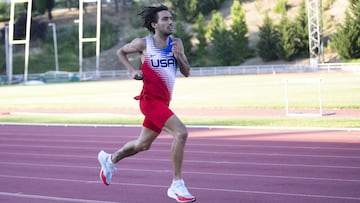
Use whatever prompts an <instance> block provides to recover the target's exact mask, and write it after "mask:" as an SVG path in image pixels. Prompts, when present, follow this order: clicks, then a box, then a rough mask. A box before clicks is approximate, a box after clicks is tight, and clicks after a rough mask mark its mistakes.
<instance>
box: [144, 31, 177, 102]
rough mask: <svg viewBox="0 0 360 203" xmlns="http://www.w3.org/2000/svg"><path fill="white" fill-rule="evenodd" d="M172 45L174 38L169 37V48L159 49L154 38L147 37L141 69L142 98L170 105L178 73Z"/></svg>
mask: <svg viewBox="0 0 360 203" xmlns="http://www.w3.org/2000/svg"><path fill="white" fill-rule="evenodd" d="M171 43H172V38H171V37H169V39H168V46H167V47H166V48H164V49H158V48H156V47H155V45H154V39H153V37H152V36H147V37H146V51H145V52H144V62H143V64H142V67H141V69H142V72H143V75H144V79H143V83H144V85H143V90H142V94H141V95H142V96H145V97H149V98H154V99H161V100H163V101H165V102H167V103H170V100H171V97H172V92H173V89H174V83H175V77H176V71H177V61H176V58H175V57H174V54H173V53H172V51H171V50H172V45H171Z"/></svg>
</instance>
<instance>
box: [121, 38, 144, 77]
mask: <svg viewBox="0 0 360 203" xmlns="http://www.w3.org/2000/svg"><path fill="white" fill-rule="evenodd" d="M145 49H146V40H145V38H135V39H134V40H133V41H131V42H130V43H128V44H125V45H124V46H123V47H121V48H120V49H119V50H118V51H117V55H118V57H119V60H120V62H121V63H122V64H124V66H125V67H126V68H127V69H128V70H129V73H130V75H131V77H132V78H133V79H135V80H142V79H143V74H142V72H141V70H138V69H137V68H135V67H134V66H133V65H132V64H131V63H130V61H129V59H128V57H127V55H128V54H133V53H142V52H143V51H144V50H145Z"/></svg>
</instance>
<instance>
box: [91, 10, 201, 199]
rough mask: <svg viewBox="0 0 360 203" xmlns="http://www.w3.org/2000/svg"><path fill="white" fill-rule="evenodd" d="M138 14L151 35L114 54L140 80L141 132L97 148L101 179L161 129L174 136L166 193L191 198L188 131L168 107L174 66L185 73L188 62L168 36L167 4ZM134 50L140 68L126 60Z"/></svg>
mask: <svg viewBox="0 0 360 203" xmlns="http://www.w3.org/2000/svg"><path fill="white" fill-rule="evenodd" d="M139 15H141V16H142V18H143V20H144V25H143V26H144V27H145V28H147V29H148V30H149V31H150V32H151V33H152V35H150V36H146V37H144V38H135V39H134V40H133V41H131V42H130V43H128V44H126V45H124V46H123V47H122V48H120V49H119V50H118V51H117V55H118V57H119V60H120V62H121V63H123V64H124V66H125V67H126V68H127V69H128V70H129V73H130V74H131V76H132V78H133V79H135V80H143V88H142V91H141V93H140V95H139V96H137V97H136V99H138V100H139V103H140V110H141V112H142V113H143V114H144V116H145V119H144V121H143V126H142V130H141V133H140V136H139V137H138V138H137V139H136V140H133V141H130V142H128V143H126V144H125V145H123V147H122V148H120V149H119V150H118V151H116V152H114V153H112V154H108V153H106V152H104V151H100V152H99V154H98V160H99V162H100V164H101V171H100V179H101V180H102V182H103V183H104V184H105V185H109V184H110V183H111V178H112V174H113V171H114V169H115V164H116V163H118V162H119V161H120V160H122V159H124V158H126V157H129V156H132V155H135V154H136V153H138V152H141V151H145V150H149V149H150V146H151V144H152V143H153V141H154V140H155V139H156V138H157V137H158V135H159V134H160V133H161V131H162V130H164V131H166V132H168V133H170V134H171V135H173V138H174V139H173V143H172V149H171V153H172V162H173V170H174V171H173V180H172V183H171V185H170V187H169V188H168V191H167V195H168V196H169V197H170V198H173V199H175V200H176V201H178V202H194V201H195V200H196V199H195V197H194V196H193V195H191V194H190V193H189V191H188V190H187V189H186V187H185V183H184V180H183V179H182V176H181V170H182V164H183V157H184V147H185V143H186V139H187V137H188V132H187V129H186V127H185V125H184V124H183V123H182V122H181V120H180V119H179V118H178V117H177V116H176V115H175V114H174V113H173V112H172V111H171V110H170V109H169V104H170V100H171V96H172V92H173V87H174V82H175V75H176V71H177V68H179V69H180V72H181V73H182V74H183V75H184V76H185V77H188V76H189V74H190V65H189V63H188V60H187V58H186V55H185V54H184V47H183V43H182V41H181V39H179V38H175V37H171V34H172V33H173V30H174V21H173V17H172V15H171V13H170V11H169V9H168V8H167V7H166V6H164V5H161V6H158V7H145V8H144V10H143V11H142V12H141V13H140V14H139ZM133 53H140V54H141V60H142V66H141V70H137V69H136V68H135V67H134V66H133V65H132V64H131V63H130V62H129V59H128V57H127V55H128V54H133Z"/></svg>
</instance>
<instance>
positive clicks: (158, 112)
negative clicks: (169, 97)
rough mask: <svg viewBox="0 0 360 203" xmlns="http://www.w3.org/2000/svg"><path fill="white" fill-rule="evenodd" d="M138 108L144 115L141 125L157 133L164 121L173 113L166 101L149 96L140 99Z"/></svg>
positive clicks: (159, 131)
mask: <svg viewBox="0 0 360 203" xmlns="http://www.w3.org/2000/svg"><path fill="white" fill-rule="evenodd" d="M140 110H141V112H142V113H143V114H144V116H145V119H144V122H143V126H144V127H146V128H149V129H150V130H153V131H154V132H156V133H158V134H160V133H161V130H162V128H163V127H164V124H165V122H166V121H167V120H168V119H169V118H170V117H171V116H172V115H174V113H173V112H172V111H171V110H170V108H169V105H168V104H167V103H166V102H163V101H160V100H155V99H150V98H142V99H140Z"/></svg>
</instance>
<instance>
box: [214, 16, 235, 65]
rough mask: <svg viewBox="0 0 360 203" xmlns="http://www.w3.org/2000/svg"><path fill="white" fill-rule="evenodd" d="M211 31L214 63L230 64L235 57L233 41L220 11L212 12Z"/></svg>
mask: <svg viewBox="0 0 360 203" xmlns="http://www.w3.org/2000/svg"><path fill="white" fill-rule="evenodd" d="M209 33H210V39H211V42H212V55H213V59H214V60H215V61H214V65H223V66H224V65H225V66H226V65H230V64H231V62H232V61H231V60H232V59H233V57H232V51H233V50H232V49H231V47H232V42H233V41H232V38H231V34H230V32H229V31H227V30H226V24H225V21H224V18H223V17H222V15H221V13H220V12H215V13H213V14H212V17H211V23H210V27H209Z"/></svg>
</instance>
